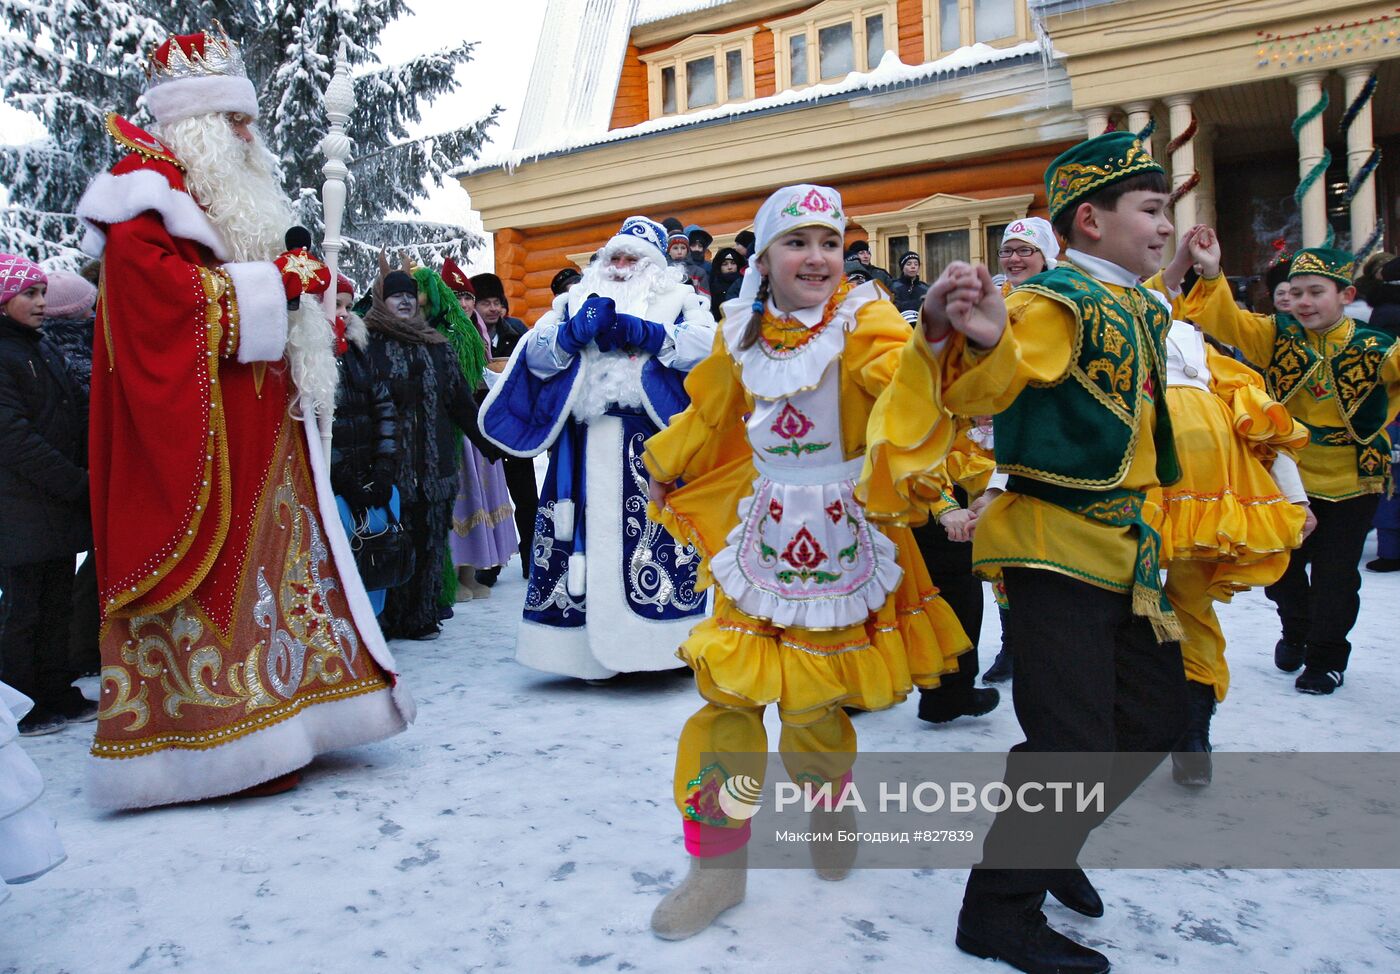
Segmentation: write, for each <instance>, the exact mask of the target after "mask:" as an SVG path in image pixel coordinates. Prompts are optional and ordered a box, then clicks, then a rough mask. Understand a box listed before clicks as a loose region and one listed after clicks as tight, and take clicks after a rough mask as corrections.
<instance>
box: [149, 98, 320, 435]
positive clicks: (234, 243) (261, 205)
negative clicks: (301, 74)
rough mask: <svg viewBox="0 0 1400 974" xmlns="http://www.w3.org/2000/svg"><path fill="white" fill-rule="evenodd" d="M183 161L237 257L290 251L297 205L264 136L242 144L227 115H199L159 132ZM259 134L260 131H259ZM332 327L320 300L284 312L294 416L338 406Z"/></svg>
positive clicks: (188, 179)
mask: <svg viewBox="0 0 1400 974" xmlns="http://www.w3.org/2000/svg"><path fill="white" fill-rule="evenodd" d="M156 134H157V135H158V136H159V137H160V138H161V140H162V141H164V142H165V143H166V144H167V145H169V146H170V148H171V149H173V150H174V152H175V155H176V156H178V157H179V159H180V161H181V162H183V163H184V164H185V166H186V174H185V185H186V187H187V188H188V189H189V191H190V195H191V196H193V197H194V199H195V201H196V202H197V203H199V205H200V206H202V207H203V208H204V211H205V213H207V214H208V216H209V220H210V222H211V223H213V224H214V226H215V227H217V228H218V230H219V233H220V235H221V236H222V237H223V238H224V242H225V243H226V244H228V249H229V252H230V253H232V255H233V259H234V260H235V261H240V262H241V261H263V260H267V261H270V260H272V259H273V258H275V257H277V256H278V255H279V254H281V253H282V252H283V250H285V249H286V248H285V239H286V233H287V230H288V228H290V227H291V226H292V209H291V207H290V206H289V205H288V203H287V197H286V195H285V194H284V193H283V192H282V185H281V173H280V171H279V170H278V166H277V160H276V158H275V157H274V156H273V155H272V153H271V152H269V151H268V150H267V148H266V147H265V146H264V145H263V144H262V142H261V140H260V139H255V140H254V141H253V142H251V143H248V142H244V141H243V140H242V139H240V138H239V137H238V136H236V135H234V133H233V129H232V128H231V127H230V126H229V122H228V119H227V117H226V116H224V115H222V114H218V115H197V116H195V117H193V118H186V119H181V120H180V121H178V122H172V123H171V124H169V125H165V126H162V127H161V128H160V130H159V131H158V132H157V133H156ZM255 134H256V130H255ZM333 343H334V332H333V331H332V329H331V323H330V321H329V320H327V318H326V316H325V312H324V310H323V309H322V308H321V304H320V302H319V301H317V300H316V299H315V298H312V297H303V298H302V300H301V304H300V307H298V308H297V309H295V310H293V311H291V312H289V313H288V315H287V358H288V361H289V363H290V365H291V369H292V381H293V382H294V383H295V384H296V389H297V394H296V397H295V398H294V399H293V400H292V406H291V409H292V413H293V415H298V414H300V413H301V412H302V411H303V408H305V409H307V410H314V411H316V412H318V413H321V414H323V415H325V416H326V417H327V421H329V417H330V415H331V413H332V411H333V410H334V404H335V387H336V381H337V376H338V373H337V370H336V366H335V348H334V344H333Z"/></svg>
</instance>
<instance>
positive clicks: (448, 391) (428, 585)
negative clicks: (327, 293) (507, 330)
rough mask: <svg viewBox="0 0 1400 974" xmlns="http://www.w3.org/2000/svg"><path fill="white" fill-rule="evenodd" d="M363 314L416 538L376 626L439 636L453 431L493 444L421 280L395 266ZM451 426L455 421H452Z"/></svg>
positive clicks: (403, 501) (452, 487)
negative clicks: (408, 564) (409, 568)
mask: <svg viewBox="0 0 1400 974" xmlns="http://www.w3.org/2000/svg"><path fill="white" fill-rule="evenodd" d="M375 290H376V293H375V295H374V304H373V307H371V308H370V311H369V314H367V315H366V316H365V325H366V326H367V327H368V329H369V333H370V342H369V358H370V361H371V362H372V363H373V366H374V371H375V375H376V378H377V379H378V380H381V381H384V382H385V383H386V384H387V385H388V387H389V393H390V395H391V396H392V398H393V401H394V411H395V413H396V414H397V417H398V431H399V435H398V443H399V452H398V468H397V470H396V471H395V473H394V484H395V485H396V486H397V487H398V488H399V499H400V507H401V513H400V517H399V521H400V523H401V524H403V525H404V527H405V528H406V529H407V531H408V532H409V534H410V535H411V536H412V537H413V539H414V549H415V568H414V571H413V576H412V577H411V578H410V579H409V580H408V581H407V582H405V583H404V584H403V585H400V586H399V587H398V588H394V589H390V590H389V595H388V599H387V602H386V604H385V606H384V612H383V614H382V615H381V616H380V624H381V625H382V627H383V629H384V635H385V636H388V637H390V638H394V637H403V638H407V639H436V638H437V636H438V635H439V632H440V620H439V617H438V594H439V593H440V592H441V590H442V567H443V555H444V552H445V551H446V549H447V535H448V532H449V531H450V530H451V518H452V502H453V499H454V498H455V497H456V496H457V456H458V454H459V453H460V452H461V449H460V446H459V442H460V441H459V440H458V438H457V437H458V432H457V431H458V429H460V430H461V431H462V432H463V433H465V434H466V435H467V436H468V438H470V439H471V440H472V442H473V443H476V444H477V446H478V448H479V449H481V450H482V452H483V453H486V454H487V455H489V456H495V455H496V451H495V448H494V447H493V446H492V445H491V444H490V443H488V442H487V441H486V440H485V439H484V438H483V437H482V436H481V431H480V429H479V427H478V426H477V421H476V399H475V398H474V397H473V395H472V389H471V387H470V386H469V385H468V384H467V379H466V377H465V376H464V375H462V369H461V366H460V365H459V364H458V361H457V354H456V352H455V351H453V349H452V346H451V345H449V344H448V342H447V339H446V338H445V337H444V336H443V335H441V334H440V333H439V332H437V331H436V330H435V329H434V328H433V327H432V326H431V325H430V324H428V322H427V321H425V320H424V318H423V314H422V311H421V310H420V309H419V307H418V285H417V283H416V282H415V281H414V280H413V278H412V277H410V276H409V275H408V274H406V273H404V272H403V271H392V272H390V273H389V274H387V275H385V276H384V277H383V278H382V279H381V280H380V282H379V284H378V285H377V286H376V289H375ZM454 424H455V426H454Z"/></svg>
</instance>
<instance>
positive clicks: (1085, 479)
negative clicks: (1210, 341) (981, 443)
mask: <svg viewBox="0 0 1400 974" xmlns="http://www.w3.org/2000/svg"><path fill="white" fill-rule="evenodd" d="M1017 290H1020V291H1033V292H1035V293H1036V294H1040V295H1043V296H1044V297H1047V298H1049V299H1051V300H1052V301H1056V302H1059V303H1060V304H1062V305H1064V306H1065V307H1066V308H1068V309H1069V310H1070V311H1071V312H1072V313H1073V314H1074V319H1075V323H1076V324H1075V330H1074V349H1073V351H1072V353H1071V356H1070V365H1069V370H1068V372H1066V373H1065V375H1063V376H1062V377H1060V378H1059V379H1058V380H1056V381H1054V382H1051V383H1031V384H1029V385H1027V386H1026V388H1025V389H1024V390H1023V391H1022V392H1021V394H1020V395H1019V396H1017V397H1016V401H1015V402H1014V403H1012V405H1011V406H1010V408H1008V409H1006V410H1003V411H1002V412H1001V413H998V414H997V415H996V416H995V417H994V418H993V428H994V430H995V436H996V455H997V467H998V468H1000V469H1001V470H1004V471H1006V472H1007V473H1010V474H1015V475H1019V476H1021V477H1025V478H1030V479H1032V480H1037V481H1041V482H1043V483H1046V484H1051V485H1055V486H1059V487H1071V488H1078V489H1081V490H1089V491H1106V490H1112V489H1114V488H1116V487H1118V486H1119V485H1121V484H1122V482H1123V478H1124V477H1125V476H1126V475H1127V473H1128V468H1129V467H1130V466H1131V465H1132V462H1133V457H1134V455H1135V454H1136V452H1137V441H1138V413H1139V410H1140V407H1141V395H1142V390H1143V388H1144V385H1145V384H1147V383H1149V381H1150V385H1151V390H1152V400H1153V403H1154V404H1155V423H1154V429H1153V430H1152V436H1153V439H1154V441H1155V443H1156V447H1157V478H1158V480H1159V482H1161V483H1163V484H1170V483H1174V482H1175V481H1176V480H1178V479H1179V478H1180V476H1181V470H1180V467H1179V465H1178V463H1177V457H1176V447H1175V444H1174V441H1173V439H1172V430H1171V419H1170V417H1169V416H1168V414H1167V400H1166V389H1167V381H1166V371H1165V369H1166V366H1165V363H1166V351H1165V347H1166V345H1165V343H1166V334H1167V330H1168V329H1169V328H1170V327H1171V316H1170V314H1168V312H1167V309H1166V308H1164V307H1163V306H1162V304H1161V302H1159V301H1158V300H1157V299H1156V298H1154V297H1153V296H1152V295H1150V294H1149V293H1147V291H1145V290H1144V289H1143V288H1141V287H1134V288H1132V289H1131V290H1129V291H1127V292H1126V293H1125V294H1123V295H1121V296H1119V295H1116V294H1114V293H1113V292H1112V291H1110V290H1109V289H1108V288H1106V287H1104V286H1103V285H1102V284H1100V283H1099V282H1098V281H1096V280H1094V279H1093V278H1092V277H1090V276H1089V275H1088V274H1085V273H1084V272H1083V271H1081V270H1079V269H1078V268H1076V267H1074V266H1072V265H1066V264H1062V265H1060V266H1059V267H1057V268H1055V269H1054V270H1051V271H1046V272H1045V273H1043V274H1038V275H1036V276H1035V277H1033V278H1031V279H1030V280H1029V281H1027V282H1026V283H1024V284H1022V285H1021V286H1020V287H1019V288H1017Z"/></svg>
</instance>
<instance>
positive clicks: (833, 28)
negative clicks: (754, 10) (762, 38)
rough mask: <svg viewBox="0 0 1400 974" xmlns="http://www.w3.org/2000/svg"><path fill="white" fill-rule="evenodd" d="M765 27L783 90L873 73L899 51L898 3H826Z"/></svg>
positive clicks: (837, 0)
mask: <svg viewBox="0 0 1400 974" xmlns="http://www.w3.org/2000/svg"><path fill="white" fill-rule="evenodd" d="M763 26H765V27H767V28H768V29H769V30H771V31H772V32H773V55H774V57H773V61H774V66H775V68H776V71H777V76H778V78H777V80H778V90H779V91H786V90H788V89H791V88H805V87H807V86H808V85H814V84H818V83H819V82H822V81H839V80H840V79H841V78H844V77H845V76H846V75H848V74H850V73H851V72H852V71H870V70H872V69H874V68H875V67H876V66H878V65H879V63H880V59H881V58H883V57H884V56H885V52H886V51H898V50H899V4H898V0H826V2H825V3H819V4H817V5H816V6H815V7H811V8H809V9H807V10H804V11H802V12H801V13H799V14H794V15H793V16H791V17H783V18H782V19H780V20H771V21H769V22H767V23H766V24H764V25H763Z"/></svg>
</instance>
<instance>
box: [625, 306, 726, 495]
mask: <svg viewBox="0 0 1400 974" xmlns="http://www.w3.org/2000/svg"><path fill="white" fill-rule="evenodd" d="M685 391H686V392H687V393H688V394H689V395H690V405H689V406H687V407H686V408H685V409H684V410H682V411H681V412H680V413H679V414H678V415H676V416H674V417H672V419H671V422H670V423H669V424H668V425H667V426H666V428H665V429H664V430H662V431H661V432H659V433H657V434H656V435H655V436H653V437H651V438H650V439H648V440H647V443H646V452H645V453H644V454H643V455H642V462H643V463H644V464H646V468H647V471H648V472H649V473H650V474H651V476H652V478H653V479H655V480H657V481H660V482H662V483H674V482H675V481H676V480H682V479H683V480H688V481H689V480H694V479H696V478H697V477H699V476H700V475H701V474H703V473H706V472H708V471H710V470H714V469H716V468H718V467H719V466H721V465H723V464H725V463H727V462H729V461H730V460H731V459H733V457H734V455H736V451H737V452H738V453H745V452H746V451H747V450H748V445H747V442H746V441H745V439H744V431H743V417H744V414H745V413H747V412H748V411H749V409H750V404H749V399H748V393H747V392H745V391H744V386H743V383H741V382H740V381H739V366H738V364H737V363H736V362H735V361H734V359H733V358H732V357H731V356H730V354H729V349H728V348H727V347H726V346H725V344H724V333H723V330H722V329H716V330H715V343H714V347H713V348H711V350H710V354H709V355H708V356H707V357H706V358H705V359H704V360H703V361H702V362H701V363H700V364H699V365H697V366H696V367H695V368H693V369H691V370H690V374H689V375H687V376H686V378H685Z"/></svg>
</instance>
